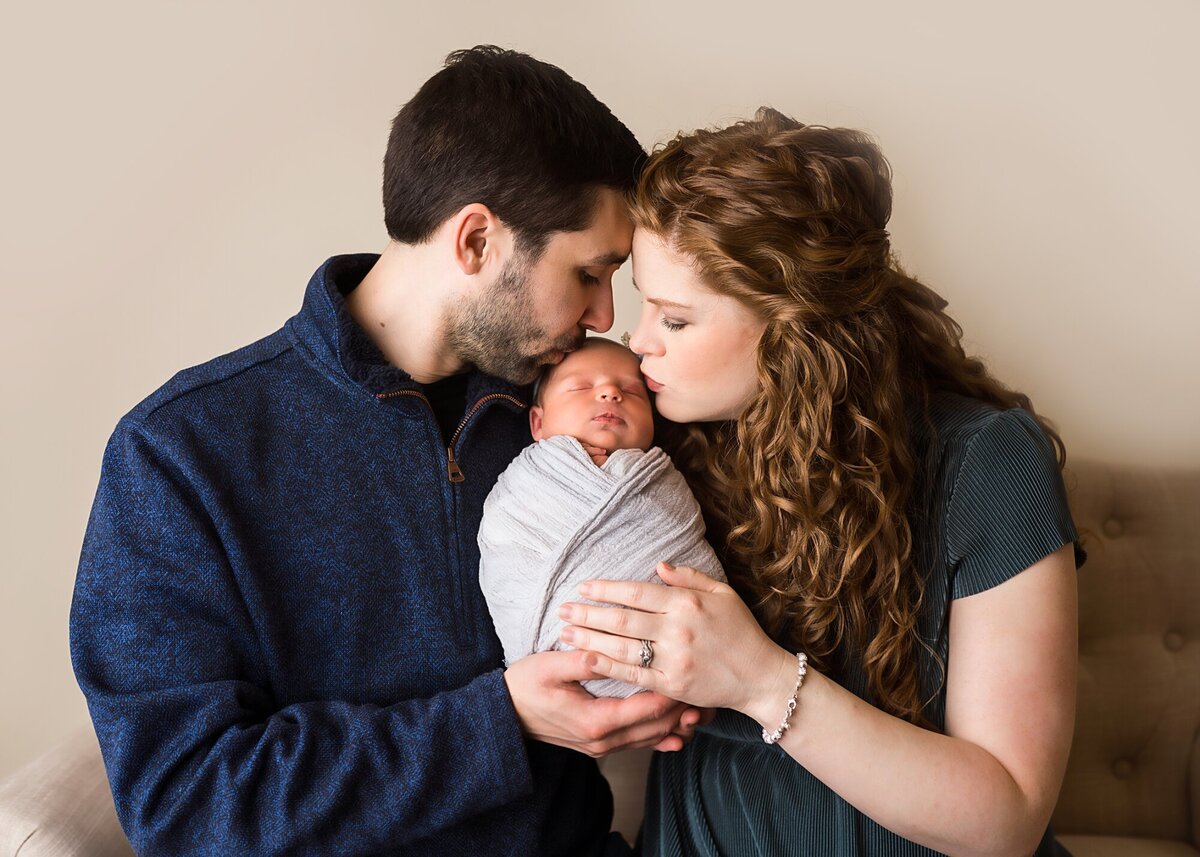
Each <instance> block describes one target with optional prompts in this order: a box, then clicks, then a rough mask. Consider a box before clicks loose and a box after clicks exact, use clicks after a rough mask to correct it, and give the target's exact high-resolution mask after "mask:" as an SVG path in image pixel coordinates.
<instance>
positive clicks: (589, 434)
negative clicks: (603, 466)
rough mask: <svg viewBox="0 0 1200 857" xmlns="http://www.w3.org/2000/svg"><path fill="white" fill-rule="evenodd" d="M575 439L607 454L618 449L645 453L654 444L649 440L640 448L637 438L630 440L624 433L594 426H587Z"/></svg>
mask: <svg viewBox="0 0 1200 857" xmlns="http://www.w3.org/2000/svg"><path fill="white" fill-rule="evenodd" d="M575 438H576V439H577V440H578V441H579V442H580V443H583V444H588V445H590V446H598V447H600V448H601V449H607V450H608V451H609V452H616V451H617V450H618V449H640V450H642V451H643V452H645V451H646V450H647V449H649V448H650V446H651V445H652V444H653V443H654V441H653V439H651V440H649V441H647V442H646V444H645V446H642V445H639V444H638V439H637V438H630V437H629V436H628V435H627V434H626V433H625V432H620V431H613V430H611V429H606V428H596V427H594V426H589V427H588V428H587V430H586V431H582V432H580V433H578V434H576V435H575Z"/></svg>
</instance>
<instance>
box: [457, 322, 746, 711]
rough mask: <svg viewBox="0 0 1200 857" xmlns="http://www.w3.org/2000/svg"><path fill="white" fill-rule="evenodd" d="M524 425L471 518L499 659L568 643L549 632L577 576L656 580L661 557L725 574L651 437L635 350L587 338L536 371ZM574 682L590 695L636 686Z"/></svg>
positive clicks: (692, 503)
mask: <svg viewBox="0 0 1200 857" xmlns="http://www.w3.org/2000/svg"><path fill="white" fill-rule="evenodd" d="M529 428H530V432H531V434H532V435H533V438H534V440H535V441H537V442H536V443H534V444H533V445H532V446H528V447H526V448H525V449H524V450H522V452H521V454H520V455H519V456H517V458H516V459H515V460H514V461H513V463H512V464H510V465H509V466H508V469H507V470H505V471H504V473H502V474H500V478H499V480H498V481H497V482H496V487H495V488H493V489H492V493H491V494H489V495H488V498H487V501H486V502H485V503H484V507H483V521H482V523H481V525H480V528H479V554H480V556H479V582H480V586H481V587H482V589H483V594H484V596H485V597H486V598H487V602H488V609H489V610H490V612H491V614H492V622H493V623H494V625H495V627H496V634H497V635H498V636H499V637H500V642H501V643H502V644H503V646H504V659H505V663H506V664H511V663H512V662H513V661H516V660H518V659H519V658H523V657H525V656H526V655H529V654H532V653H534V652H543V651H547V650H550V649H568V648H570V647H569V646H567V645H566V644H565V643H562V642H561V641H560V640H559V639H558V635H559V632H560V631H561V630H562V629H563V627H564V626H565V625H566V623H565V622H563V621H562V620H561V619H559V618H558V607H559V605H560V604H562V603H564V602H566V601H576V602H583V601H585V599H582V598H580V597H579V593H578V586H579V584H580V583H582V582H583V581H585V580H592V579H596V578H603V579H605V580H644V581H654V582H660V581H659V579H658V575H656V574H655V572H654V569H655V567H656V566H657V564H658V563H659V561H661V560H666V561H667V562H671V563H674V564H676V565H687V566H691V567H693V568H696V569H698V570H700V571H702V572H704V573H706V574H708V575H711V576H712V577H714V578H716V579H718V580H722V581H723V580H725V575H724V572H723V571H722V570H721V566H720V563H719V562H718V561H717V558H716V556H715V555H714V554H713V551H712V548H710V547H709V545H708V542H706V541H705V540H704V520H703V518H702V517H701V515H700V507H699V505H698V504H697V503H696V498H695V497H693V496H692V493H691V491H690V490H689V489H688V487H687V483H686V482H685V481H684V479H683V476H682V475H681V474H680V473H679V471H677V470H676V469H675V467H674V466H673V465H672V464H671V460H670V458H668V457H667V454H666V453H665V452H663V451H662V450H661V449H659V448H657V447H654V446H652V445H651V444H652V443H653V440H654V421H653V413H652V411H651V407H650V396H649V393H648V392H647V390H646V385H645V383H644V382H643V380H642V373H641V371H640V370H639V367H638V359H637V356H636V355H634V353H633V352H632V351H630V350H629V349H628V348H625V347H624V346H622V345H618V344H617V343H615V342H612V341H610V340H607V339H600V338H592V339H587V340H585V341H584V344H583V346H582V347H581V348H579V349H578V350H577V351H574V352H571V353H570V354H568V355H567V356H566V358H565V359H564V360H563V361H562V362H561V363H559V364H558V365H557V366H553V367H550V368H549V369H548V370H547V371H546V372H545V373H544V374H543V375H542V378H541V380H540V381H539V383H538V385H537V387H536V388H535V392H534V405H533V407H531V408H530V410H529ZM583 686H584V687H585V688H587V690H588V691H589V692H591V693H592V694H594V695H596V696H621V697H624V696H630V695H631V694H634V693H636V692H638V691H639V690H640V689H641V688H638V687H635V686H634V685H630V684H626V683H624V682H619V681H615V680H612V679H597V680H593V681H586V682H584V683H583Z"/></svg>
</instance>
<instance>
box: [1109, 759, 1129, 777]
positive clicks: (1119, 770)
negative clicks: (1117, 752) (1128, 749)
mask: <svg viewBox="0 0 1200 857" xmlns="http://www.w3.org/2000/svg"><path fill="white" fill-rule="evenodd" d="M1112 772H1113V774H1114V776H1116V778H1117V779H1118V780H1127V779H1129V778H1130V777H1132V776H1133V762H1131V761H1130V760H1129V759H1117V761H1115V762H1113V766H1112Z"/></svg>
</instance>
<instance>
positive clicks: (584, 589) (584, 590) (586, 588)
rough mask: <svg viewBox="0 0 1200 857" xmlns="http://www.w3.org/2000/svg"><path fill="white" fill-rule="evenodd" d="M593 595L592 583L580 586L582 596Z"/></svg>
mask: <svg viewBox="0 0 1200 857" xmlns="http://www.w3.org/2000/svg"><path fill="white" fill-rule="evenodd" d="M591 593H592V584H590V583H581V584H579V594H580V595H591Z"/></svg>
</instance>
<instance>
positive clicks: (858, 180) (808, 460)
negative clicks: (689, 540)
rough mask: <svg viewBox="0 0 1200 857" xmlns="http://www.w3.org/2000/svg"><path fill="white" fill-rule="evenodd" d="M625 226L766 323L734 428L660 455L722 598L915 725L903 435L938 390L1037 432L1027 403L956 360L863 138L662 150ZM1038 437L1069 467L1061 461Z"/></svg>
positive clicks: (702, 134) (721, 139)
mask: <svg viewBox="0 0 1200 857" xmlns="http://www.w3.org/2000/svg"><path fill="white" fill-rule="evenodd" d="M631 207H632V210H633V215H634V220H635V222H636V224H637V226H638V227H639V228H642V229H645V230H647V231H649V232H650V233H652V234H654V235H655V236H657V237H659V238H660V239H662V240H663V241H664V242H665V243H666V244H667V245H668V246H669V247H671V248H672V249H674V250H676V251H679V252H681V253H682V254H683V255H684V256H685V257H687V258H689V259H690V260H691V261H692V262H693V263H694V265H695V268H696V270H697V271H698V272H700V275H701V278H702V280H703V281H704V282H705V284H706V285H707V286H709V287H710V288H712V289H713V290H714V291H715V292H717V293H718V294H723V295H728V296H731V297H733V298H734V299H736V300H738V301H740V302H741V303H742V304H743V305H745V306H746V307H748V308H750V309H751V310H752V311H754V312H755V313H757V314H758V315H759V317H761V318H762V319H764V320H765V321H766V327H765V330H764V332H763V335H762V339H761V341H760V343H759V346H758V357H757V362H758V367H757V368H758V380H759V385H760V389H759V391H758V393H757V394H756V396H755V398H754V399H753V400H752V402H751V403H750V405H749V406H748V407H747V408H746V410H745V411H744V412H743V413H742V414H741V416H740V417H739V418H738V419H737V420H735V421H732V422H723V423H703V424H695V425H691V426H687V427H686V428H684V429H683V431H681V432H679V433H678V436H677V437H675V438H674V440H671V438H670V436H669V435H668V437H667V438H666V439H665V444H666V445H667V446H668V448H669V449H670V450H671V452H672V455H673V457H674V458H675V461H676V463H677V465H679V467H680V469H681V470H682V471H683V472H684V474H685V475H686V476H687V478H688V480H689V482H690V483H691V485H692V487H693V489H694V490H695V491H696V494H697V496H698V498H699V499H700V503H701V506H702V507H703V509H704V514H705V518H706V520H707V522H708V525H709V528H710V532H712V534H713V536H714V543H715V544H717V545H718V547H719V548H720V549H721V553H722V554H723V558H724V559H725V561H726V565H727V570H728V573H729V578H730V582H731V583H732V584H733V585H734V586H735V588H736V589H737V590H738V592H739V594H740V595H741V596H742V597H743V598H744V599H745V600H746V601H747V603H748V604H749V605H750V606H751V608H752V609H753V610H754V612H755V614H756V616H757V618H758V619H759V621H760V622H761V623H762V625H763V627H764V628H765V630H766V631H767V633H768V634H770V635H771V637H772V638H774V639H775V640H776V641H777V642H779V643H780V644H781V645H786V646H789V647H792V648H797V649H803V650H805V651H806V652H807V653H808V654H809V657H810V658H811V659H812V660H813V662H814V664H815V665H817V666H818V667H819V668H822V669H825V670H827V671H830V672H832V673H834V674H835V675H836V674H838V673H840V672H842V671H843V670H845V669H846V668H847V666H848V663H849V661H848V660H847V658H848V657H849V656H848V654H847V653H848V652H850V651H861V652H862V658H861V666H862V668H863V670H864V672H865V674H866V677H867V680H868V683H869V692H870V693H871V695H872V696H873V698H874V702H875V704H876V705H877V706H878V707H880V708H882V709H883V710H884V711H887V712H889V713H891V714H894V715H896V716H898V717H902V718H904V719H906V720H909V721H911V722H914V723H921V724H926V723H927V720H926V718H925V717H924V716H923V713H922V712H923V709H924V707H925V704H926V703H927V702H928V700H923V699H922V693H921V688H920V683H919V662H920V657H919V656H920V649H921V648H922V647H923V646H924V645H925V644H924V643H923V642H922V641H921V639H920V637H919V634H918V630H917V622H918V614H919V608H920V605H921V600H922V597H923V578H922V575H921V574H920V573H919V572H918V570H916V569H914V568H913V561H914V557H913V535H912V530H911V528H910V525H909V520H908V515H907V513H908V511H909V510H908V503H909V500H910V495H911V493H912V489H913V483H914V479H915V477H916V474H917V467H918V462H917V461H916V457H915V456H916V452H915V450H914V449H913V446H912V443H911V439H910V431H911V425H912V420H914V419H922V418H924V419H926V421H927V418H928V417H927V415H928V409H929V401H930V396H931V394H932V393H934V392H935V391H939V390H949V391H954V392H957V393H960V394H962V395H965V396H969V397H972V398H974V399H978V400H981V401H984V402H987V403H990V404H992V405H994V406H995V407H997V408H1002V409H1007V408H1011V407H1022V408H1025V409H1026V410H1028V411H1030V413H1033V408H1032V406H1031V404H1030V401H1029V399H1028V397H1026V396H1024V395H1022V394H1020V393H1018V392H1015V391H1012V390H1009V389H1008V388H1007V387H1005V386H1004V385H1003V384H1001V383H1000V382H999V381H997V380H996V379H994V378H993V377H991V375H989V374H988V372H987V369H986V367H985V366H984V364H983V363H982V362H981V361H980V360H978V359H975V358H973V357H969V356H967V354H966V353H965V352H964V350H963V347H962V341H961V340H962V328H961V327H960V326H959V325H958V324H957V322H955V321H954V320H953V319H952V318H951V317H950V316H949V315H947V314H946V312H945V307H946V301H945V300H943V299H942V298H941V297H939V296H938V295H937V294H936V293H935V292H933V291H932V290H931V289H929V288H928V287H926V286H924V285H922V284H921V283H919V282H918V281H917V280H915V279H913V278H912V277H910V276H908V275H907V274H905V273H904V271H903V270H901V268H900V266H899V264H898V263H897V261H896V260H895V258H894V257H893V255H892V253H891V249H890V245H889V240H888V232H887V229H886V226H887V223H888V219H889V217H890V216H891V208H892V188H891V168H890V167H889V165H888V163H887V161H886V160H885V159H884V157H883V154H882V152H881V151H880V150H879V148H878V146H877V145H876V144H875V143H874V142H873V140H872V139H871V138H870V137H869V136H868V135H867V134H865V133H863V132H860V131H855V130H850V129H844V128H825V127H819V126H806V125H803V124H801V123H799V122H796V121H794V120H792V119H790V118H788V117H787V116H784V115H783V114H782V113H779V112H778V111H776V110H773V109H770V108H765V107H764V108H760V109H759V111H758V113H757V114H756V116H755V118H754V120H752V121H743V122H738V123H736V124H734V125H732V126H730V127H728V128H724V129H721V130H699V131H695V132H693V133H691V134H680V135H679V136H677V137H676V138H675V139H673V140H671V141H670V142H668V143H666V144H665V145H664V146H662V147H661V148H659V149H657V150H656V151H655V152H654V154H653V155H651V157H650V160H649V162H648V163H647V165H646V168H645V171H644V172H643V173H642V175H641V179H640V181H639V183H638V186H637V188H636V190H635V191H634V194H633V196H632V198H631ZM1035 416H1036V414H1035ZM1039 423H1040V424H1041V426H1042V428H1043V430H1045V432H1046V434H1047V436H1048V437H1049V438H1050V439H1051V440H1052V442H1053V444H1054V447H1055V452H1056V455H1057V458H1058V462H1059V466H1060V467H1061V466H1062V464H1063V462H1064V461H1065V451H1064V449H1063V445H1062V441H1061V439H1060V438H1059V436H1058V434H1057V433H1056V432H1055V431H1054V429H1053V427H1052V426H1051V425H1050V424H1049V423H1047V422H1046V421H1044V420H1041V419H1039Z"/></svg>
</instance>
